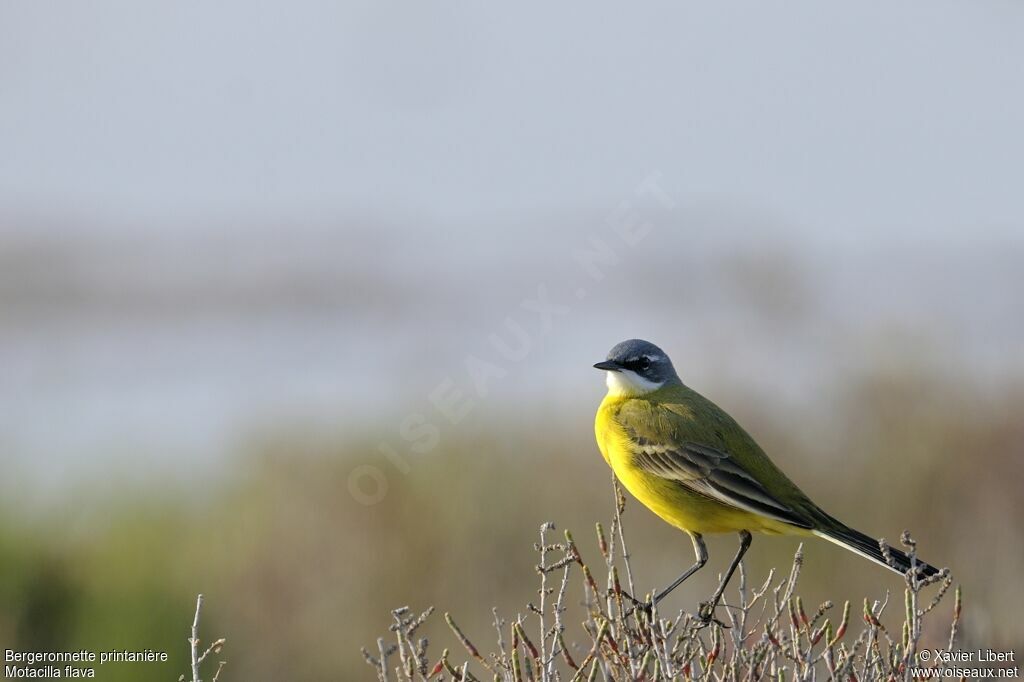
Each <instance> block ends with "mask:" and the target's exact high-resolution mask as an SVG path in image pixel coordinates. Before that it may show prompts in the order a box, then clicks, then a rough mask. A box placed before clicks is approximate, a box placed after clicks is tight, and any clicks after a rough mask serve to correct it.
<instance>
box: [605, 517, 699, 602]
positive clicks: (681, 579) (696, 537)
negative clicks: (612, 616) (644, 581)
mask: <svg viewBox="0 0 1024 682" xmlns="http://www.w3.org/2000/svg"><path fill="white" fill-rule="evenodd" d="M690 540H691V541H692V542H693V553H694V555H695V558H696V559H697V561H696V563H694V564H693V566H690V567H689V568H688V569H686V570H685V571H684V572H683V574H682V575H681V576H679V577H678V578H676V579H675V580H674V581H673V582H672V584H671V585H669V586H668V587H666V588H665V589H664V590H662V591H661V592H659V593H658V594H657V595H655V597H654V599H652V600H651V601H649V602H641V601H638V600H637V599H634V598H633V597H629V595H626V596H627V597H629V599H630V601H632V602H633V608H631V609H629V610H628V611H626V613H625V614H624V615H625V616H626V617H627V618H628V617H629V616H630V615H632V613H633V611H635V610H636V609H643V610H644V611H647V612H650V611H651V609H653V608H654V605H655V604H657V603H658V602H660V601H661V600H662V599H664V598H665V597H666V596H667V595H668V593H669V592H671V591H672V590H674V589H676V588H677V587H679V586H680V585H682V584H683V582H684V581H685V580H686V579H687V578H689V577H690V576H691V575H693V574H694V573H696V572H697V571H699V570H700V569H701V568H703V567H704V564H706V563H707V562H708V548H707V546H705V544H704V538H703V537H702V536H701V534H700V533H690ZM624 594H625V593H624Z"/></svg>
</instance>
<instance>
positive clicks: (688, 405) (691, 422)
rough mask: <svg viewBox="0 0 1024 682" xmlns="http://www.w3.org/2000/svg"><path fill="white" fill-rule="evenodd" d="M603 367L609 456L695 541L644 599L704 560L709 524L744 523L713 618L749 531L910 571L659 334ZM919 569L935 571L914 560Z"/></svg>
mask: <svg viewBox="0 0 1024 682" xmlns="http://www.w3.org/2000/svg"><path fill="white" fill-rule="evenodd" d="M594 367H596V368H597V369H601V370H605V371H606V373H607V383H608V394H607V395H606V396H605V398H604V401H603V402H602V403H601V407H600V408H599V409H598V411H597V419H596V421H595V424H594V429H595V431H596V434H597V442H598V445H599V447H600V448H601V454H602V455H604V459H605V461H606V462H608V464H609V466H611V468H612V470H614V471H615V475H616V476H617V477H618V478H619V480H620V481H622V484H623V485H624V486H625V487H626V489H627V490H629V492H630V493H632V494H633V496H634V497H636V498H637V499H638V500H640V501H641V502H643V504H644V505H645V506H646V507H647V508H648V509H650V510H651V511H653V512H654V513H655V514H657V515H658V516H660V517H661V518H662V519H664V520H665V521H667V522H668V523H670V524H672V525H673V526H675V527H676V528H679V529H680V530H683V531H686V532H687V533H688V534H689V535H690V538H691V539H692V540H693V549H694V553H695V554H696V563H694V565H693V566H691V567H690V568H688V569H687V570H686V571H685V572H684V573H683V574H682V575H681V576H679V578H677V579H676V580H675V582H673V583H672V584H671V585H669V586H668V587H666V588H665V589H664V590H662V591H661V592H659V593H658V594H657V595H655V596H654V598H653V600H652V601H651V602H650V603H647V604H641V603H640V602H636V600H635V599H634V602H636V604H637V605H638V606H643V607H644V608H651V607H652V606H653V605H654V604H657V603H658V602H659V601H660V600H662V599H664V598H665V595H667V594H668V593H669V592H671V591H672V590H674V589H675V588H676V587H678V586H679V585H680V584H681V583H682V582H683V581H684V580H686V579H687V578H689V577H690V576H691V575H693V574H694V573H696V572H697V571H698V570H700V569H701V567H703V566H704V564H705V563H707V560H708V552H707V547H706V546H705V545H704V539H703V536H704V534H705V533H727V532H738V533H739V535H740V548H739V551H738V552H737V553H736V557H735V558H734V559H733V561H732V563H731V564H730V565H729V568H728V570H727V571H726V572H725V574H724V576H723V578H722V581H721V582H720V583H719V585H718V589H717V590H715V593H714V595H713V596H712V598H711V599H710V600H709V601H708V602H704V603H702V604H701V605H700V609H699V610H698V615H699V618H700V622H702V623H703V624H705V625H706V624H707V623H709V622H710V621H711V620H712V618H713V615H714V610H715V607H716V606H717V605H718V601H719V600H720V599H721V596H722V592H723V591H724V590H725V587H726V585H727V584H728V582H729V579H730V578H731V577H732V574H733V572H734V571H735V570H736V567H737V566H738V565H739V563H740V560H741V559H742V558H743V555H744V553H745V552H746V551H747V548H748V547H750V542H751V535H750V533H751V531H760V532H762V533H769V534H775V535H816V536H818V537H820V538H824V539H826V540H829V541H830V542H834V543H835V544H837V545H839V546H840V547H845V548H846V549H848V550H850V551H852V552H856V553H857V554H860V555H861V556H863V557H866V558H868V559H870V560H872V561H874V562H875V563H878V564H881V565H882V566H885V567H886V568H890V569H892V570H893V571H896V572H897V573H901V574H905V573H906V572H907V571H909V570H910V569H911V562H910V558H909V557H908V556H907V555H906V554H904V553H903V552H900V551H899V550H896V549H890V550H889V551H890V561H891V562H892V564H891V565H890V563H889V562H888V561H887V560H886V558H885V557H884V556H883V554H882V550H881V547H880V546H879V542H878V541H877V540H875V539H874V538H872V537H870V536H868V535H865V534H864V533H861V532H859V531H856V530H854V529H852V528H850V527H849V526H847V525H846V524H844V523H842V522H841V521H838V520H837V519H835V518H833V517H832V516H830V515H829V514H827V513H826V512H824V511H823V510H822V509H821V508H820V507H818V505H816V504H814V502H812V501H811V500H810V499H809V498H808V497H807V496H806V495H805V494H804V493H803V492H802V491H801V490H800V489H799V488H798V487H796V484H794V483H793V482H792V481H790V480H789V478H787V477H786V475H785V474H784V473H782V471H780V470H779V468H778V467H776V466H775V465H774V464H773V463H772V461H771V460H770V459H768V456H767V455H766V454H765V453H764V451H763V450H762V449H761V448H760V446H758V444H757V443H756V442H754V439H753V438H751V437H750V435H749V434H748V433H747V432H746V431H744V430H743V429H742V428H741V427H740V425H739V424H737V423H736V422H735V421H734V420H733V419H732V417H730V416H729V415H728V414H726V413H725V412H724V411H723V410H722V409H721V408H719V407H718V406H717V405H715V404H714V403H712V402H711V401H710V400H708V399H707V398H705V397H704V396H702V395H700V394H699V393H697V392H696V391H694V390H693V389H691V388H689V387H687V386H685V385H684V384H683V382H682V381H680V380H679V375H677V374H676V371H675V368H674V367H673V366H672V361H671V360H669V358H668V356H667V355H666V354H665V352H664V351H662V350H661V349H660V348H658V347H657V346H655V345H654V344H653V343H649V342H647V341H641V340H639V339H631V340H629V341H623V342H622V343H620V344H618V345H617V346H615V347H614V348H612V349H611V351H610V352H609V353H608V358H607V359H606V360H604V361H602V362H599V363H597V364H596V365H594ZM915 567H916V570H917V571H918V575H920V576H922V577H929V576H932V575H935V574H936V573H938V570H937V569H936V568H934V567H933V566H930V565H928V564H926V563H924V562H915Z"/></svg>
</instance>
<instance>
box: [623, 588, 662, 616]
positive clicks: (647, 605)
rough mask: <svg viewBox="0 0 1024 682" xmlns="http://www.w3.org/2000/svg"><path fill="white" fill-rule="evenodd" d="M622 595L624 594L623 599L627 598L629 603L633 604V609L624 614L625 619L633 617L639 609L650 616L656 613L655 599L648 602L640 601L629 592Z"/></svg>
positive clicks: (630, 608)
mask: <svg viewBox="0 0 1024 682" xmlns="http://www.w3.org/2000/svg"><path fill="white" fill-rule="evenodd" d="M621 594H622V596H623V597H625V598H626V599H627V600H628V601H629V602H631V603H632V604H633V605H632V606H631V607H629V608H628V609H626V611H625V613H623V614H622V617H623V618H629V617H630V616H632V615H633V613H634V612H635V611H637V609H639V610H640V611H643V612H644V613H646V614H647V615H648V616H650V615H651V614H652V613H654V600H653V599H650V600H647V601H640V600H639V599H637V598H635V597H634V596H633V595H631V594H629V593H628V592H622V593H621Z"/></svg>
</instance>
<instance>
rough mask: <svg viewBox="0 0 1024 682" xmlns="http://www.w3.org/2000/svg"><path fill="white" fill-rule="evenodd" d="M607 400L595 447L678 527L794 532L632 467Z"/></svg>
mask: <svg viewBox="0 0 1024 682" xmlns="http://www.w3.org/2000/svg"><path fill="white" fill-rule="evenodd" d="M608 402H609V401H608V400H606V401H605V403H602V405H601V409H599V410H598V413H597V420H596V422H595V424H594V430H595V433H596V436H597V443H598V447H600V449H601V454H602V455H604V459H605V461H606V462H608V465H609V466H610V467H611V468H612V470H613V471H614V472H615V475H616V476H617V477H618V479H619V480H620V481H621V482H622V485H623V486H625V488H626V490H628V491H629V492H630V494H632V495H633V497H635V498H636V499H638V500H640V502H641V503H643V505H644V506H645V507H647V508H648V509H650V510H651V511H652V512H654V513H655V514H657V515H658V516H660V517H661V518H662V519H663V520H665V521H666V522H667V523H670V524H671V525H673V526H675V527H676V528H679V529H680V530H683V531H687V532H694V533H702V534H703V533H730V532H736V531H740V530H749V531H759V532H762V533H772V534H776V533H781V534H793V533H794V532H795V531H796V532H799V531H797V529H795V528H794V527H793V526H790V525H789V524H784V523H781V522H779V521H776V520H774V519H770V518H767V517H764V516H760V515H758V514H754V513H752V512H748V511H745V510H743V509H739V508H736V507H731V506H728V505H726V504H723V503H721V502H718V501H716V500H713V499H711V498H709V497H706V496H704V495H701V494H700V493H697V492H694V491H692V490H690V489H689V488H687V487H686V486H684V485H682V484H681V483H679V482H678V481H672V480H668V479H665V478H661V477H660V476H656V475H654V474H650V473H648V472H647V471H645V470H643V469H640V468H639V467H636V466H634V464H633V456H632V449H631V448H630V440H629V436H628V435H627V434H626V432H625V431H624V430H623V429H622V427H621V426H619V424H618V423H617V422H616V421H615V420H614V419H613V418H612V416H611V411H610V410H609V409H608V405H607V403H608Z"/></svg>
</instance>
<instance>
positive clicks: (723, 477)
mask: <svg viewBox="0 0 1024 682" xmlns="http://www.w3.org/2000/svg"><path fill="white" fill-rule="evenodd" d="M631 440H632V443H633V463H634V464H635V465H636V466H638V467H640V468H641V469H643V470H645V471H647V472H648V473H651V474H653V475H655V476H658V477H659V478H664V479H667V480H670V481H674V482H676V483H678V484H679V485H682V486H684V487H686V488H689V489H690V490H691V491H693V492H696V493H699V494H701V495H704V496H706V497H710V498H712V499H714V500H717V501H719V502H722V503H723V504H727V505H729V506H731V507H737V508H739V509H743V510H745V511H749V512H753V513H755V514H762V515H764V516H768V517H770V518H773V519H776V520H779V521H782V522H784V523H788V524H791V525H794V526H798V527H800V528H810V527H811V524H810V523H808V522H807V521H806V520H804V519H803V518H801V517H800V516H799V515H798V514H797V513H796V512H795V511H794V510H793V509H791V508H790V507H788V506H787V505H786V504H784V503H783V502H780V501H779V500H778V499H776V498H775V497H773V496H772V495H771V493H769V492H768V491H767V490H766V489H765V487H764V486H763V485H761V484H760V483H758V481H757V479H755V478H754V477H753V476H751V475H750V473H749V472H747V471H746V470H745V469H744V468H743V467H742V466H741V465H740V463H739V462H737V461H736V459H735V458H734V457H732V456H730V455H729V453H728V452H724V451H722V450H719V449H717V448H713V447H710V446H707V445H702V444H700V443H692V442H684V443H680V444H678V445H675V444H674V445H671V446H669V445H665V444H661V443H656V442H654V441H652V440H650V439H647V438H644V437H642V436H635V435H633V437H632V439H631Z"/></svg>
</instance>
